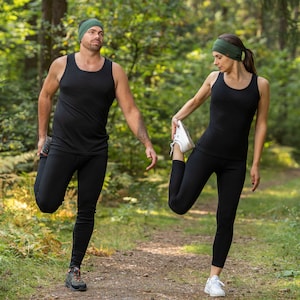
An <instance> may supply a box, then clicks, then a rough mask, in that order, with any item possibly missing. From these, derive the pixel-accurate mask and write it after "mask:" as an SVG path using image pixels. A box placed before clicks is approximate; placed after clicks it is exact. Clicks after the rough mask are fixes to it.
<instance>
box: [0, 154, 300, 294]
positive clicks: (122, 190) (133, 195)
mask: <svg viewBox="0 0 300 300" xmlns="http://www.w3.org/2000/svg"><path fill="white" fill-rule="evenodd" d="M289 167H290V165H289ZM34 178H35V173H23V174H14V173H11V174H4V175H1V178H0V187H1V190H0V193H1V194H0V266H1V268H0V278H1V280H0V299H29V298H30V295H33V294H37V293H38V289H39V288H40V287H46V286H48V285H53V284H61V283H62V282H63V280H64V276H65V272H66V269H67V266H68V263H69V258H70V251H71V241H72V230H73V226H74V221H75V215H76V200H75V199H76V188H77V187H76V181H72V183H71V184H70V186H69V188H68V190H67V193H66V200H65V202H64V204H63V205H62V207H61V208H60V209H59V210H58V211H57V212H56V213H55V214H52V215H48V214H42V213H40V212H39V211H38V209H37V207H36V204H35V200H34V195H33V184H34ZM168 178H169V170H166V169H164V170H159V169H157V170H155V171H151V172H150V173H148V175H147V176H145V177H144V178H134V177H132V176H130V175H128V174H125V173H120V172H119V171H118V168H117V166H116V165H110V166H109V168H108V172H107V178H106V181H105V185H104V189H103V193H102V195H101V197H100V199H99V203H98V205H97V212H96V215H95V230H94V234H93V236H92V239H91V242H90V245H89V248H88V251H87V255H86V257H85V259H84V262H83V267H84V269H85V270H86V271H89V269H90V270H92V264H90V263H89V262H90V260H91V258H92V257H94V256H109V255H112V254H113V253H114V252H115V251H122V250H128V249H132V248H134V247H135V245H136V243H137V242H140V241H143V240H147V239H149V238H151V235H152V233H153V232H154V231H156V230H162V229H164V228H170V227H171V226H172V225H174V224H176V226H178V225H180V224H182V225H183V226H185V231H186V234H196V235H198V236H199V235H201V236H203V237H204V240H205V242H202V243H193V244H192V245H186V247H185V251H187V252H194V253H198V254H199V255H202V254H204V255H211V243H212V237H213V235H214V231H215V214H214V210H213V209H211V202H212V201H216V180H215V178H214V177H212V178H211V179H210V181H209V184H208V185H207V186H206V187H205V189H204V191H203V193H202V196H201V203H203V208H201V209H200V211H197V214H196V216H194V215H193V214H191V215H189V214H188V217H189V218H191V216H192V218H194V219H193V221H192V222H191V223H189V222H187V223H186V220H185V217H178V216H175V215H174V214H173V213H172V212H171V211H170V209H169V208H168V206H167V194H168V192H167V188H168ZM247 180H248V183H249V182H250V181H249V179H247ZM262 183H263V184H264V185H267V187H265V188H263V189H259V190H258V191H257V192H255V193H251V192H250V191H249V190H247V188H246V189H245V192H244V193H243V197H242V199H241V203H240V206H239V210H238V215H237V220H236V226H235V240H234V242H233V247H232V249H231V251H230V255H229V261H235V262H236V263H237V264H242V263H243V262H245V264H246V265H248V266H251V268H253V269H254V270H261V269H263V270H264V271H263V276H264V278H265V280H266V282H271V284H269V283H268V285H266V286H264V285H263V287H262V295H263V297H262V298H256V299H281V298H272V293H276V294H278V293H280V291H283V293H285V294H284V295H285V296H287V297H286V298H282V299H296V298H295V297H296V296H297V295H299V294H297V293H298V292H297V288H298V289H299V286H300V285H299V252H300V249H299V238H298V237H299V236H300V232H299V230H300V229H299V223H300V222H299V212H300V208H299V203H300V202H299V191H300V187H299V180H298V179H293V180H290V179H288V177H287V175H286V171H285V169H284V168H283V167H282V160H281V162H280V164H279V165H278V167H275V166H274V164H273V165H272V166H271V167H270V166H267V167H266V168H263V170H262ZM268 184H269V185H270V186H268ZM248 186H249V184H248ZM181 222H182V223H181ZM185 224H192V225H191V226H186V225H185ZM241 240H242V242H241ZM245 250H246V251H245ZM261 272H262V271H261ZM248 275H249V276H250V277H249V276H234V275H232V276H231V278H230V279H231V281H233V282H234V285H240V286H242V287H245V286H246V287H249V288H251V286H252V285H255V282H256V281H257V280H255V278H254V277H253V276H252V277H251V272H250V273H249V274H248ZM205 276H206V275H205ZM228 276H229V275H228ZM286 291H287V292H286ZM295 295H296V296H295ZM289 297H290V298H289ZM293 297H294V298H293Z"/></svg>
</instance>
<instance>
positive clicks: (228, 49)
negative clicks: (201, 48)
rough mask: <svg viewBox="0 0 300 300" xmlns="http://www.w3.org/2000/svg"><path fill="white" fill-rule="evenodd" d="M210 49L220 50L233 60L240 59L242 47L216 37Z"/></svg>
mask: <svg viewBox="0 0 300 300" xmlns="http://www.w3.org/2000/svg"><path fill="white" fill-rule="evenodd" d="M212 51H217V52H220V53H222V54H224V55H226V56H228V57H230V58H232V59H234V60H238V61H240V60H242V49H241V48H240V47H238V46H235V45H233V44H231V43H229V42H227V41H225V40H223V39H217V40H216V41H215V43H214V45H213V48H212Z"/></svg>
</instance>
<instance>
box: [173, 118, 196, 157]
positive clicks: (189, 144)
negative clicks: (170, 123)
mask: <svg viewBox="0 0 300 300" xmlns="http://www.w3.org/2000/svg"><path fill="white" fill-rule="evenodd" d="M175 143H176V144H178V145H179V148H180V151H181V152H182V153H185V152H187V151H189V150H191V149H193V148H194V147H195V144H194V142H193V140H192V139H191V137H190V134H189V132H188V130H187V129H186V128H185V127H184V125H183V123H182V122H181V121H180V120H179V121H178V126H177V128H176V132H175V135H174V140H173V142H172V143H171V144H170V147H171V151H170V156H171V155H172V153H173V149H174V144H175Z"/></svg>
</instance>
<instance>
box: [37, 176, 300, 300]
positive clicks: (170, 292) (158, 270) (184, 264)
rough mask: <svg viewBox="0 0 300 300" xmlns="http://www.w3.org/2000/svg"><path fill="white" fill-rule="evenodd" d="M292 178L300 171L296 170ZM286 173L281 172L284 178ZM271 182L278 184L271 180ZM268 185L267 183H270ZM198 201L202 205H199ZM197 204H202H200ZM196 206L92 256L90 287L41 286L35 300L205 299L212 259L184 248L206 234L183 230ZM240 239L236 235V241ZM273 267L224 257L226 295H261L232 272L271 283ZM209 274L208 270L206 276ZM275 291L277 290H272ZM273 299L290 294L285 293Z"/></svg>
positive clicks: (87, 278)
mask: <svg viewBox="0 0 300 300" xmlns="http://www.w3.org/2000/svg"><path fill="white" fill-rule="evenodd" d="M289 176H291V177H295V176H298V177H299V176H300V172H299V171H297V172H295V171H293V172H291V174H290V175H289ZM281 178H282V177H278V180H281ZM272 184H275V183H274V182H272ZM264 187H267V186H266V185H265V186H264ZM198 205H199V204H198ZM198 209H199V207H198ZM201 209H202V210H203V209H204V210H206V211H212V212H214V211H215V207H205V208H203V205H202V207H201ZM193 214H197V205H196V206H195V208H194V210H192V211H191V212H190V213H189V215H190V217H188V216H185V217H180V218H184V220H183V221H181V222H180V226H179V225H178V226H176V227H175V228H174V227H173V228H171V229H169V230H167V231H159V232H156V233H154V235H153V236H151V239H150V240H149V241H147V242H143V243H140V244H138V245H137V247H136V248H135V249H134V250H132V251H125V252H117V253H115V254H114V255H113V256H111V257H91V258H90V259H89V260H88V261H87V262H86V264H90V265H92V266H93V271H92V272H84V271H83V273H82V276H83V278H84V280H85V281H86V282H87V284H88V290H87V291H86V292H71V291H70V290H68V289H67V288H65V287H64V286H63V284H61V285H59V286H55V287H53V288H52V289H48V288H47V289H45V288H41V289H40V290H39V291H37V293H36V295H35V296H32V297H31V300H37V299H45V300H50V299H51V300H54V299H67V300H68V299H74V298H78V299H103V300H106V299H107V300H164V299H168V300H193V299H197V300H201V299H210V297H208V296H207V295H206V294H205V293H204V292H203V288H204V284H205V281H206V276H207V272H208V270H209V266H210V261H211V258H210V257H209V256H204V255H195V254H187V253H184V252H183V250H182V247H183V246H184V245H186V244H192V243H193V242H195V241H197V242H199V241H201V240H202V241H204V240H205V239H207V238H208V237H203V236H195V235H194V236H188V235H185V234H184V233H183V230H184V228H185V225H184V224H186V223H188V225H189V226H191V225H192V224H191V223H192V222H196V220H197V219H196V218H191V216H193ZM235 242H236V243H238V242H243V241H241V240H240V241H239V239H237V240H236V241H235ZM269 271H270V270H267V269H262V268H252V267H251V266H250V265H247V262H245V261H240V260H239V261H235V260H234V259H232V258H230V256H229V257H228V259H227V262H226V272H224V273H225V274H224V275H223V276H222V280H223V281H224V283H225V284H226V292H227V296H226V299H232V300H233V299H234V300H238V299H253V300H254V299H255V300H257V299H263V298H261V297H260V296H259V292H258V291H257V290H256V289H253V287H251V286H250V283H249V285H247V283H245V284H242V285H241V284H240V285H239V287H238V288H236V287H235V284H233V283H232V282H231V280H230V278H231V276H234V275H236V274H242V276H243V277H244V278H246V277H248V278H252V279H253V277H254V278H255V277H256V278H255V285H256V286H259V285H264V284H268V283H266V282H264V279H263V277H264V276H263V275H264V274H265V273H267V272H269ZM203 274H205V275H203ZM274 296H275V295H274ZM274 299H291V298H286V297H285V295H284V294H283V295H282V297H281V296H280V295H276V296H275V297H274Z"/></svg>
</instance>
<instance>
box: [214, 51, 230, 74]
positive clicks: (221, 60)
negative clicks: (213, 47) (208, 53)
mask: <svg viewBox="0 0 300 300" xmlns="http://www.w3.org/2000/svg"><path fill="white" fill-rule="evenodd" d="M212 55H213V57H214V65H215V66H216V67H218V68H219V71H220V72H227V71H228V70H229V69H231V67H232V65H233V59H231V58H230V57H228V56H226V55H224V54H222V53H220V52H217V51H213V52H212Z"/></svg>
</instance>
